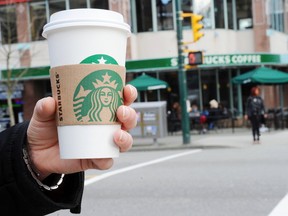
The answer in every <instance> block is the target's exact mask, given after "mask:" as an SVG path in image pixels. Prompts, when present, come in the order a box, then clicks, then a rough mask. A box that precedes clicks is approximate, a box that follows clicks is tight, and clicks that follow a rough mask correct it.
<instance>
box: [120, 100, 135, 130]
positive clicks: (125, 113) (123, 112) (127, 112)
mask: <svg viewBox="0 0 288 216" xmlns="http://www.w3.org/2000/svg"><path fill="white" fill-rule="evenodd" d="M117 118H118V120H119V121H120V122H121V123H122V129H123V130H130V129H132V128H134V127H135V126H136V124H137V114H136V112H135V110H134V109H132V108H131V107H128V106H124V105H122V106H120V107H119V108H118V109H117Z"/></svg>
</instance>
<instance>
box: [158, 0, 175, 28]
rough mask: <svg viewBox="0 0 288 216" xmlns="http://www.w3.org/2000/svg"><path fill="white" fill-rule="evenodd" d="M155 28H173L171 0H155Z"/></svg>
mask: <svg viewBox="0 0 288 216" xmlns="http://www.w3.org/2000/svg"><path fill="white" fill-rule="evenodd" d="M157 29H158V30H171V29H173V4H172V0H158V1H157Z"/></svg>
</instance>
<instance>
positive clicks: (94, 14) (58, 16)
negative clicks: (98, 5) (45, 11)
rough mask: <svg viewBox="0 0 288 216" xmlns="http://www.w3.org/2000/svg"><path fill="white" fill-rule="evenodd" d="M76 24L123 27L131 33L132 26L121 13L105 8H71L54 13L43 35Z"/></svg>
mask: <svg viewBox="0 0 288 216" xmlns="http://www.w3.org/2000/svg"><path fill="white" fill-rule="evenodd" d="M74 26H103V27H110V28H111V27H112V28H118V29H122V30H123V31H126V32H127V35H130V26H129V25H128V24H127V23H125V22H124V18H123V16H122V15H121V14H120V13H117V12H115V11H111V10H103V9H86V8H85V9H71V10H64V11H59V12H57V13H54V14H52V15H51V17H50V22H49V23H47V24H46V25H45V26H44V28H43V29H44V31H43V33H42V35H43V37H45V38H47V35H48V34H49V31H51V30H55V29H59V28H66V27H74Z"/></svg>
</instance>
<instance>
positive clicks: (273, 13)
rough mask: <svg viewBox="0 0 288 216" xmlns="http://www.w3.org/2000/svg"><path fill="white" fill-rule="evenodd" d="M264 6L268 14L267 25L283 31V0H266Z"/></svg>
mask: <svg viewBox="0 0 288 216" xmlns="http://www.w3.org/2000/svg"><path fill="white" fill-rule="evenodd" d="M266 7H267V8H268V14H269V25H270V28H271V29H274V30H277V31H281V32H283V31H284V2H283V0H273V1H272V0H268V1H267V5H266Z"/></svg>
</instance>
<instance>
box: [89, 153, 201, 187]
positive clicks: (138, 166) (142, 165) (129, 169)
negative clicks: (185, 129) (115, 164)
mask: <svg viewBox="0 0 288 216" xmlns="http://www.w3.org/2000/svg"><path fill="white" fill-rule="evenodd" d="M201 151H202V149H195V150H191V151H185V152H182V153H179V154H174V155H169V156H166V157H162V158H159V159H156V160H151V161H147V162H144V163H139V164H136V165H133V166H129V167H125V168H122V169H118V170H114V171H111V172H107V173H104V174H102V175H99V176H95V177H94V178H90V179H87V180H85V186H87V185H90V184H93V183H95V182H97V181H100V180H103V179H105V178H108V177H111V176H114V175H117V174H120V173H124V172H128V171H131V170H134V169H138V168H142V167H145V166H150V165H152V164H156V163H161V162H164V161H167V160H171V159H174V158H178V157H183V156H186V155H190V154H196V153H199V152H201Z"/></svg>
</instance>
